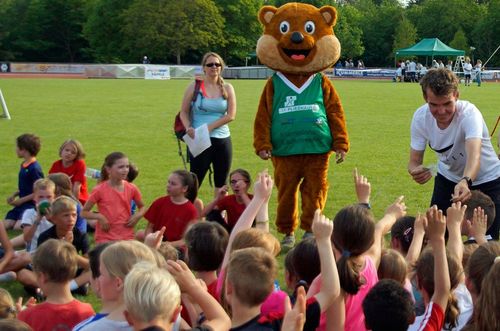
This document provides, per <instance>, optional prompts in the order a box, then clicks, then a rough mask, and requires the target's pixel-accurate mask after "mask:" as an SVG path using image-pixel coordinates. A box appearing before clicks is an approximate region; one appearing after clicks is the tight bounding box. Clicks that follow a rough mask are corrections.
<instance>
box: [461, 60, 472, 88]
mask: <svg viewBox="0 0 500 331" xmlns="http://www.w3.org/2000/svg"><path fill="white" fill-rule="evenodd" d="M463 68H464V79H465V86H470V78H471V75H472V64H471V63H470V59H469V58H466V59H465V63H464V67H463Z"/></svg>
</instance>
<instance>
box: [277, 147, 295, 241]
mask: <svg viewBox="0 0 500 331" xmlns="http://www.w3.org/2000/svg"><path fill="white" fill-rule="evenodd" d="M294 159H295V156H273V158H272V160H273V165H274V183H275V184H276V187H277V188H278V210H277V215H276V227H277V228H278V231H279V232H280V233H284V234H293V232H294V230H295V229H296V228H297V224H298V211H297V208H298V206H297V198H298V194H297V191H298V186H299V183H300V180H301V176H300V172H301V171H302V170H301V169H300V167H297V166H296V164H295V162H294Z"/></svg>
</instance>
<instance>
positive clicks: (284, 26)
mask: <svg viewBox="0 0 500 331" xmlns="http://www.w3.org/2000/svg"><path fill="white" fill-rule="evenodd" d="M288 30H290V23H288V22H287V21H283V22H281V24H280V31H281V33H283V34H285V33H287V32H288Z"/></svg>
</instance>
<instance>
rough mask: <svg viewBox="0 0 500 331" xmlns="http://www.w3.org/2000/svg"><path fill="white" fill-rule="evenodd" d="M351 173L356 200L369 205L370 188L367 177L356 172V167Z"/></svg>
mask: <svg viewBox="0 0 500 331" xmlns="http://www.w3.org/2000/svg"><path fill="white" fill-rule="evenodd" d="M352 175H353V177H354V188H355V190H356V196H357V198H358V202H359V203H360V204H364V205H366V206H367V207H370V195H371V191H372V189H371V184H370V182H369V181H368V178H366V177H365V176H363V175H360V174H358V169H357V168H354V170H353V173H352Z"/></svg>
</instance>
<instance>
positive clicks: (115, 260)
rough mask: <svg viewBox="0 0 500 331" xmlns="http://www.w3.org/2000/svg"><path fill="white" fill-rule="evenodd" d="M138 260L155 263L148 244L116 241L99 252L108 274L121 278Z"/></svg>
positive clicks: (133, 241) (123, 277)
mask: <svg viewBox="0 0 500 331" xmlns="http://www.w3.org/2000/svg"><path fill="white" fill-rule="evenodd" d="M140 261H148V262H151V263H156V258H155V255H154V254H153V252H152V251H151V249H150V248H149V247H148V246H146V245H144V244H143V243H141V242H138V241H135V240H130V241H119V242H116V243H114V244H111V245H110V246H108V247H106V248H105V249H104V251H103V252H102V253H101V262H102V263H103V265H104V267H105V268H106V270H107V271H108V272H109V274H110V275H111V276H113V277H118V278H120V279H122V280H123V279H125V276H127V274H128V273H129V271H130V270H132V268H133V266H134V264H136V263H137V262H140Z"/></svg>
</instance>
